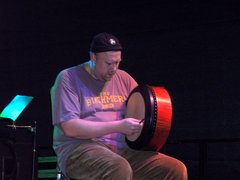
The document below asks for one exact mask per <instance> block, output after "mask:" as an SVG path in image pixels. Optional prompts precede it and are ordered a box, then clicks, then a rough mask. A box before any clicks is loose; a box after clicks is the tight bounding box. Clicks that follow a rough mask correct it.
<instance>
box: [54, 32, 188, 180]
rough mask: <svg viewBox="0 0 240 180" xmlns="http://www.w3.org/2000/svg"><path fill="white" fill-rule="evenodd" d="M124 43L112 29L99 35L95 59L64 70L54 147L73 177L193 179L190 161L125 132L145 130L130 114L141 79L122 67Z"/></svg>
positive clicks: (59, 81) (93, 47)
mask: <svg viewBox="0 0 240 180" xmlns="http://www.w3.org/2000/svg"><path fill="white" fill-rule="evenodd" d="M121 50H122V46H121V44H120V42H119V40H118V39H117V38H116V37H115V36H114V35H112V34H108V33H100V34H98V35H96V36H95V37H94V38H93V41H92V43H91V47H90V60H89V61H87V62H85V63H83V64H80V65H78V66H74V67H71V68H68V69H65V70H63V71H61V72H60V73H59V75H58V77H57V79H56V81H55V84H54V86H53V87H52V89H51V100H52V114H53V125H54V145H53V147H54V150H55V152H56V154H57V157H58V163H59V166H60V168H61V170H62V171H63V173H64V174H66V175H67V176H68V177H70V178H73V179H84V180H87V179H116V180H128V179H187V170H186V167H185V166H184V164H183V163H182V162H180V161H178V160H177V159H174V158H172V157H169V156H166V155H164V154H161V153H158V152H152V151H136V150H132V149H130V148H129V147H128V146H127V144H126V143H125V136H131V135H134V134H135V133H138V134H139V133H140V132H141V128H142V124H141V123H139V120H138V119H134V118H124V112H125V109H126V105H125V101H126V99H127V97H128V95H129V93H130V92H131V91H132V89H133V88H134V87H136V86H137V83H136V81H135V80H134V79H133V78H132V77H131V76H130V75H129V74H128V73H126V72H125V71H123V70H120V69H118V67H119V64H120V62H121V60H122V59H121Z"/></svg>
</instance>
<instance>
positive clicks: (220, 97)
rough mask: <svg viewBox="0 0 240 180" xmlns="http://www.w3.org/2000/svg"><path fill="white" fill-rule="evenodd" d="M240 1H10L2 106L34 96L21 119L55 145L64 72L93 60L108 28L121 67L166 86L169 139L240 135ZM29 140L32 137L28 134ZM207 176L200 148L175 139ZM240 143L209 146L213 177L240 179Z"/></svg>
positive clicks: (1, 34) (1, 19)
mask: <svg viewBox="0 0 240 180" xmlns="http://www.w3.org/2000/svg"><path fill="white" fill-rule="evenodd" d="M239 7H240V6H239V3H238V1H231V0H230V1H213V0H209V1H197V0H183V1H176V0H169V1H159V2H158V3H156V2H155V1H145V0H142V1H135V0H133V1H129V2H121V1H117V2H114V1H94V0H88V1H79V0H42V1H36V0H35V1H34V0H32V1H27V0H23V1H11V0H10V1H6V2H5V1H1V2H0V76H1V86H0V87H1V91H0V110H2V109H3V108H4V107H5V106H6V105H7V104H8V103H9V102H10V101H11V99H12V98H13V97H14V96H15V95H16V94H23V95H30V96H34V99H33V101H32V102H31V103H30V104H29V106H28V107H27V108H26V109H25V110H24V112H23V113H22V114H21V115H20V117H19V118H18V119H17V124H19V125H34V121H36V122H37V130H38V131H37V143H38V148H39V149H41V148H47V147H51V143H52V125H51V105H50V96H49V91H50V88H51V86H52V85H53V82H54V80H55V77H56V75H57V73H58V72H59V71H60V70H62V69H64V68H67V67H70V66H73V65H77V64H79V63H82V62H84V61H86V60H88V58H89V57H88V51H89V44H90V42H91V39H92V37H93V36H94V35H95V34H97V33H99V32H104V31H105V32H109V33H113V34H114V35H116V36H117V37H118V38H119V39H120V41H121V43H122V45H123V47H124V51H123V62H122V64H121V67H120V68H121V69H124V70H126V71H128V72H129V73H130V74H131V75H132V76H133V77H134V78H135V79H136V80H137V81H138V82H139V83H142V84H149V85H155V86H164V87H165V88H166V89H167V90H168V91H169V93H170V95H171V98H172V103H173V124H172V128H171V133H170V136H169V141H171V140H172V141H175V140H176V141H179V140H186V139H195V140H196V139H197V140H199V139H200V140H201V139H205V140H206V139H221V138H226V139H229V140H230V139H231V138H239V137H240V131H239V129H240V121H239V119H240V111H239V107H240V106H239V103H240V95H239V90H240V84H239V75H240V73H239V67H240V61H239V59H240V51H239V42H240V11H239ZM23 138H25V137H23ZM164 151H165V152H166V153H168V154H170V155H173V156H175V157H177V158H179V159H181V160H183V161H184V162H185V163H186V165H187V166H188V168H189V176H190V179H194V178H197V177H198V176H199V174H198V164H197V162H198V158H199V149H198V144H195V143H181V144H179V143H178V144H169V145H166V147H165V148H164ZM239 151H240V144H239V142H231V143H230V142H228V143H226V142H218V143H210V144H209V145H208V163H207V170H206V172H207V179H211V178H216V179H225V178H226V177H228V178H230V179H231V178H233V179H234V178H235V177H238V176H239V175H240V170H239V169H240V168H239V164H240V163H239V159H240V157H239Z"/></svg>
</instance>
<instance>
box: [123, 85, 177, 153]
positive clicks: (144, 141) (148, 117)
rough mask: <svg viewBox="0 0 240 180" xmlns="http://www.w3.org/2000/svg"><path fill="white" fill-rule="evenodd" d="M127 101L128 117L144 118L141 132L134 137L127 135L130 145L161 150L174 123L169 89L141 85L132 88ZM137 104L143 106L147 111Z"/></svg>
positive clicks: (127, 141) (139, 148) (141, 148)
mask: <svg viewBox="0 0 240 180" xmlns="http://www.w3.org/2000/svg"><path fill="white" fill-rule="evenodd" d="M139 93H140V95H139ZM134 97H135V99H134ZM141 99H142V100H141ZM131 101H137V102H131ZM126 103H127V108H126V115H125V117H126V118H127V117H128V118H130V117H131V118H136V119H139V118H142V119H143V127H142V131H141V133H140V134H138V136H137V137H135V138H133V139H131V138H130V136H126V138H125V140H126V143H127V144H128V146H129V147H130V148H132V149H137V150H152V151H159V150H160V149H161V148H162V147H163V146H164V144H165V143H166V140H167V138H168V135H169V132H170V129H171V123H172V103H171V99H170V96H169V94H168V92H167V90H166V89H165V88H163V87H156V86H149V85H139V86H137V87H136V88H134V89H133V90H132V92H131V93H130V95H129V97H128V99H127V102H126ZM142 103H143V104H142ZM141 104H142V105H141ZM130 106H131V107H130ZM135 106H143V107H142V108H144V109H145V110H143V111H145V113H144V112H140V111H141V108H140V111H139V109H137V108H138V107H135ZM132 107H133V108H135V110H134V111H133V112H131V111H132V110H131V109H130V108H132ZM139 113H140V115H139ZM141 116H144V117H141ZM140 120H141V119H140Z"/></svg>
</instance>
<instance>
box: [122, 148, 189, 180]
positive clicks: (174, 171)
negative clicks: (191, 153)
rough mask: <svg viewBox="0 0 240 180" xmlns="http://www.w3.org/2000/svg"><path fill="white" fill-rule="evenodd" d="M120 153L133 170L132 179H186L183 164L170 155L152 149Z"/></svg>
mask: <svg viewBox="0 0 240 180" xmlns="http://www.w3.org/2000/svg"><path fill="white" fill-rule="evenodd" d="M121 155H122V156H123V157H124V158H126V159H127V160H128V161H129V163H130V165H131V167H132V170H133V179H134V180H140V179H142V180H145V179H153V180H154V179H161V180H163V179H165V180H187V179H188V177H187V168H186V167H185V165H184V164H183V163H182V162H181V161H179V160H177V159H175V158H172V157H170V156H167V155H164V154H161V153H158V152H152V151H134V150H132V149H127V150H124V151H123V153H121Z"/></svg>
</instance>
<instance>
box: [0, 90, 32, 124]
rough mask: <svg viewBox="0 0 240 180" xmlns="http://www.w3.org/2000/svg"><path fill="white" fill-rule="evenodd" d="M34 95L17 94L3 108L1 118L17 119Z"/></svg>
mask: <svg viewBox="0 0 240 180" xmlns="http://www.w3.org/2000/svg"><path fill="white" fill-rule="evenodd" d="M32 99H33V97H32V96H23V95H16V96H15V97H14V98H13V100H12V101H11V102H10V103H9V104H8V105H7V106H6V107H5V108H4V109H3V111H2V112H1V114H0V117H1V118H9V119H12V120H13V121H15V120H16V119H17V118H18V116H19V115H20V114H21V113H22V111H23V110H24V109H25V107H26V106H27V105H28V104H29V103H30V102H31V101H32Z"/></svg>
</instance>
